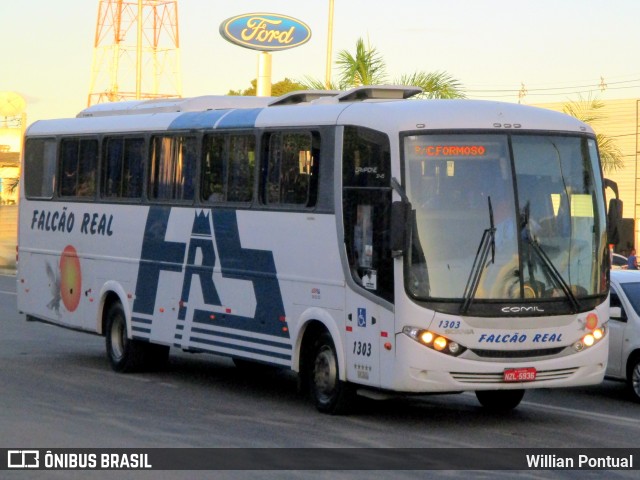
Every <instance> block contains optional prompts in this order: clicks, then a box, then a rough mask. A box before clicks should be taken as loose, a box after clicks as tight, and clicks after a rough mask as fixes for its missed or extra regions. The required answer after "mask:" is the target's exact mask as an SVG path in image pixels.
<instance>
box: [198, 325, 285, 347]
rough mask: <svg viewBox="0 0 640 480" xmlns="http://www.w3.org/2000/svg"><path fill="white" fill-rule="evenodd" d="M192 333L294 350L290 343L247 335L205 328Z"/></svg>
mask: <svg viewBox="0 0 640 480" xmlns="http://www.w3.org/2000/svg"><path fill="white" fill-rule="evenodd" d="M191 332H192V333H202V334H204V335H210V336H213V337H223V338H229V339H232V340H241V341H244V342H251V343H256V344H260V345H264V346H265V347H276V348H283V349H285V350H291V349H292V347H291V345H290V344H288V343H279V342H272V341H269V340H262V339H258V338H255V337H250V336H247V335H238V334H234V333H226V332H220V331H211V330H206V329H204V328H192V329H191Z"/></svg>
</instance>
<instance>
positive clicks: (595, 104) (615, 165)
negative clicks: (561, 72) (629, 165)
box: [562, 95, 624, 173]
mask: <svg viewBox="0 0 640 480" xmlns="http://www.w3.org/2000/svg"><path fill="white" fill-rule="evenodd" d="M601 108H604V103H603V102H601V101H600V100H598V99H597V98H592V97H591V95H589V96H588V97H587V98H583V97H582V95H581V96H580V97H579V99H578V100H577V101H570V102H567V103H565V104H564V105H563V106H562V111H563V112H564V113H566V114H568V115H571V116H572V117H575V118H577V119H578V120H580V121H581V122H584V123H588V124H589V125H591V126H592V127H593V126H594V125H596V124H598V123H599V122H600V121H602V120H604V119H605V118H606V117H605V115H604V114H602V113H601V112H600V111H599V110H600V109H601ZM594 129H595V128H594ZM596 141H597V142H598V150H599V151H600V161H601V162H602V168H603V170H604V171H605V172H606V173H608V172H611V171H614V170H617V169H619V168H622V167H624V160H623V159H622V151H621V150H620V148H619V147H618V145H617V144H616V142H615V140H614V139H613V138H611V137H609V136H608V135H605V134H603V133H596Z"/></svg>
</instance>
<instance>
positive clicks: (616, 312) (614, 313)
mask: <svg viewBox="0 0 640 480" xmlns="http://www.w3.org/2000/svg"><path fill="white" fill-rule="evenodd" d="M609 318H613V319H614V320H622V321H626V320H627V316H626V315H625V313H624V310H622V308H620V307H611V308H610V309H609Z"/></svg>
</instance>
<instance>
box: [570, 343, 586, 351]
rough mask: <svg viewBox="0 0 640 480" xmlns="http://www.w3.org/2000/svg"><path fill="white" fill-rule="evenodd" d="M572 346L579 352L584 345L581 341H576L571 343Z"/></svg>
mask: <svg viewBox="0 0 640 480" xmlns="http://www.w3.org/2000/svg"><path fill="white" fill-rule="evenodd" d="M573 348H574V350H575V351H576V352H580V351H582V350H583V349H584V345H583V344H582V342H576V343H574V344H573Z"/></svg>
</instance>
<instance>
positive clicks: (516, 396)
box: [476, 390, 524, 412]
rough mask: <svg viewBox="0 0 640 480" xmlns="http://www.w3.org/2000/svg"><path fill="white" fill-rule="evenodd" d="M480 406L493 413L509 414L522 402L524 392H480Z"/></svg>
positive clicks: (477, 394)
mask: <svg viewBox="0 0 640 480" xmlns="http://www.w3.org/2000/svg"><path fill="white" fill-rule="evenodd" d="M476 397H477V398H478V401H479V402H480V404H481V405H482V406H483V407H485V408H486V409H487V410H490V411H492V412H508V411H510V410H513V409H514V408H516V407H517V406H518V405H520V402H521V401H522V398H523V397H524V390H478V391H477V392H476Z"/></svg>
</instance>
